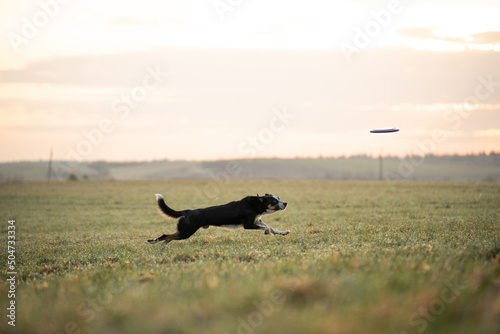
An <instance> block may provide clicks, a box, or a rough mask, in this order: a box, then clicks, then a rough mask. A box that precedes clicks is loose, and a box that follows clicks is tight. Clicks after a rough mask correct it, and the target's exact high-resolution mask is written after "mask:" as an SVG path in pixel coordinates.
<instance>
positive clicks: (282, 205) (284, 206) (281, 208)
mask: <svg viewBox="0 0 500 334" xmlns="http://www.w3.org/2000/svg"><path fill="white" fill-rule="evenodd" d="M287 205H288V203H287V202H280V203H279V208H280V210H285V209H286V206H287Z"/></svg>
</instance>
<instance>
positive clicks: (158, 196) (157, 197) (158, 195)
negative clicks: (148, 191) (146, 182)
mask: <svg viewBox="0 0 500 334" xmlns="http://www.w3.org/2000/svg"><path fill="white" fill-rule="evenodd" d="M155 196H156V200H157V201H159V200H160V199H163V196H162V195H161V194H155Z"/></svg>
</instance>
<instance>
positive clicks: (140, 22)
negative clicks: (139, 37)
mask: <svg viewBox="0 0 500 334" xmlns="http://www.w3.org/2000/svg"><path fill="white" fill-rule="evenodd" d="M108 24H109V25H113V26H142V27H148V26H149V27H152V26H156V25H157V21H156V19H141V18H137V17H131V16H122V17H114V18H111V19H109V20H108Z"/></svg>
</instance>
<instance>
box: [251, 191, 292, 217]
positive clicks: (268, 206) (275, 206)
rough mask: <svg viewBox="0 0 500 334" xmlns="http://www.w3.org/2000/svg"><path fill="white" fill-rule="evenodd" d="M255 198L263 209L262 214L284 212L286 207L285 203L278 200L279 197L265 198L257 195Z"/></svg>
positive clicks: (270, 196)
mask: <svg viewBox="0 0 500 334" xmlns="http://www.w3.org/2000/svg"><path fill="white" fill-rule="evenodd" d="M257 198H258V199H259V201H260V202H261V203H262V204H263V206H264V208H265V211H264V213H273V212H276V211H279V210H285V209H286V206H287V205H288V203H287V202H283V201H282V200H280V199H279V197H277V196H273V195H270V194H266V196H259V195H257Z"/></svg>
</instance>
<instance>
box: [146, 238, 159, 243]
mask: <svg viewBox="0 0 500 334" xmlns="http://www.w3.org/2000/svg"><path fill="white" fill-rule="evenodd" d="M157 242H158V241H156V240H155V239H149V240H148V243H150V244H155V243H157Z"/></svg>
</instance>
